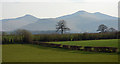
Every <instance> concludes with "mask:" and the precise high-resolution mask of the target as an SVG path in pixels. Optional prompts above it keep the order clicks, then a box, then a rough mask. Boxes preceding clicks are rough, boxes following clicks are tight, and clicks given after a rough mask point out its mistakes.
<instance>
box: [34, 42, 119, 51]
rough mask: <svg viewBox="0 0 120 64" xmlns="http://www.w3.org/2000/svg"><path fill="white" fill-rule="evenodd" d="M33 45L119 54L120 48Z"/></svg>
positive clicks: (50, 44)
mask: <svg viewBox="0 0 120 64" xmlns="http://www.w3.org/2000/svg"><path fill="white" fill-rule="evenodd" d="M32 44H36V45H40V46H45V47H53V48H64V49H69V50H80V51H88V52H104V53H118V48H116V47H93V46H75V45H62V44H54V43H44V42H39V41H33V42H32Z"/></svg>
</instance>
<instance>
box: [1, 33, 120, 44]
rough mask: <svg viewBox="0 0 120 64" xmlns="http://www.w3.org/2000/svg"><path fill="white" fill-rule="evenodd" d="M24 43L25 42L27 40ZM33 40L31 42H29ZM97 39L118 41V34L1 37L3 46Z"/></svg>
mask: <svg viewBox="0 0 120 64" xmlns="http://www.w3.org/2000/svg"><path fill="white" fill-rule="evenodd" d="M28 39H29V41H27V42H26V40H28ZM30 39H33V40H30ZM99 39H118V33H83V34H39V35H33V37H26V38H24V36H21V35H17V36H16V35H5V36H2V43H3V44H13V43H30V42H31V41H40V42H51V41H52V42H53V41H80V40H99Z"/></svg>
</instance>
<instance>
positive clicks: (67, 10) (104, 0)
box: [0, 0, 119, 19]
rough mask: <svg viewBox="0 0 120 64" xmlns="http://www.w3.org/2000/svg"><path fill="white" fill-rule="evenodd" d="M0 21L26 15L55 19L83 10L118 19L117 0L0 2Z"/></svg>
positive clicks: (13, 0)
mask: <svg viewBox="0 0 120 64" xmlns="http://www.w3.org/2000/svg"><path fill="white" fill-rule="evenodd" d="M0 1H1V3H0V9H1V10H0V15H1V16H0V19H8V18H16V17H21V16H24V15H26V14H30V15H33V16H35V17H38V18H56V17H60V16H64V15H68V14H72V13H75V12H77V11H80V10H84V11H87V12H90V13H95V12H101V13H104V14H107V15H110V16H115V17H118V1H119V0H0Z"/></svg>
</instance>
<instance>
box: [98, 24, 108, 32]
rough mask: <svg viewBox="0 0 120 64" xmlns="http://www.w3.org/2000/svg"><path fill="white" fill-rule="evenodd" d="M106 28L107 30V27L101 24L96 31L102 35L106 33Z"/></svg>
mask: <svg viewBox="0 0 120 64" xmlns="http://www.w3.org/2000/svg"><path fill="white" fill-rule="evenodd" d="M107 28H108V27H107V26H106V25H104V24H101V25H99V27H98V30H97V31H100V32H101V33H104V32H106V29H107Z"/></svg>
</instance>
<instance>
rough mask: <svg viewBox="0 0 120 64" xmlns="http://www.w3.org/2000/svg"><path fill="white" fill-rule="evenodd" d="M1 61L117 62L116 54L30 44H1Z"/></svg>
mask: <svg viewBox="0 0 120 64" xmlns="http://www.w3.org/2000/svg"><path fill="white" fill-rule="evenodd" d="M2 54H3V55H2V58H3V59H2V61H3V62H118V61H117V60H118V55H117V54H109V53H93V52H83V51H72V50H66V49H59V48H50V47H42V46H39V45H32V44H5V45H2Z"/></svg>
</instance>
